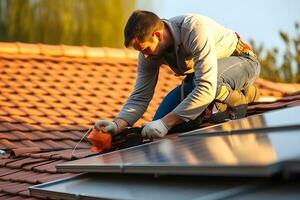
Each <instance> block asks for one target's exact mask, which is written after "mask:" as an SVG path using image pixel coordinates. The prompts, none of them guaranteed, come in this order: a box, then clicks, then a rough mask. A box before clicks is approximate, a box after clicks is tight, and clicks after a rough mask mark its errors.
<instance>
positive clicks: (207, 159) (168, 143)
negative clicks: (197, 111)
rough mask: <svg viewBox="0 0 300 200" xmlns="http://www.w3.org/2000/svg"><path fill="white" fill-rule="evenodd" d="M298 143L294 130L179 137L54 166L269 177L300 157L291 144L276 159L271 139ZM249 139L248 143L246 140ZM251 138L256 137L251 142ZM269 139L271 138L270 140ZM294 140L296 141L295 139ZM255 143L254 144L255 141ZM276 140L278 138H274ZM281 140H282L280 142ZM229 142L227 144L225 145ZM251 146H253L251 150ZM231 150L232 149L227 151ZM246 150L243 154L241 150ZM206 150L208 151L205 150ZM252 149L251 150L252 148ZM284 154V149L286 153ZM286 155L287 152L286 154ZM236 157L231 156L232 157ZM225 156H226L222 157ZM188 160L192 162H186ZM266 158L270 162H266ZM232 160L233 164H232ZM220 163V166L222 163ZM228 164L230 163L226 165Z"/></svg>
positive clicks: (71, 169)
mask: <svg viewBox="0 0 300 200" xmlns="http://www.w3.org/2000/svg"><path fill="white" fill-rule="evenodd" d="M289 135H290V137H293V138H292V140H294V142H295V140H299V141H300V134H298V131H297V130H294V131H286V132H284V133H280V132H268V133H265V134H262V133H260V134H254V133H252V134H243V135H234V136H231V135H223V136H214V137H205V138H197V139H195V138H193V137H180V138H178V137H177V138H176V137H175V138H171V139H164V140H159V141H156V142H153V143H148V144H144V145H140V146H136V147H131V148H128V149H124V150H120V151H115V152H111V153H108V154H102V155H96V156H92V157H88V158H85V159H81V160H76V161H71V162H66V163H63V164H60V165H58V166H57V169H58V171H61V172H100V173H101V172H102V173H103V172H114V173H145V174H147V173H152V174H197V175H199V174H202V175H224V176H272V175H273V174H275V173H279V172H280V170H281V168H282V162H284V161H286V160H285V159H287V158H290V157H293V156H294V157H295V156H300V149H299V148H300V147H298V146H299V145H297V144H295V143H292V144H291V145H290V146H289V148H293V149H292V150H291V152H288V153H290V155H289V154H287V155H288V156H290V157H287V156H286V155H284V156H285V157H284V156H282V157H280V158H278V159H279V160H277V158H276V155H275V153H277V154H278V153H280V151H278V152H276V151H277V149H275V150H274V149H273V148H275V147H274V146H272V143H271V142H272V141H271V139H272V137H274V138H276V137H278V136H279V137H280V138H281V137H282V138H285V139H286V138H288V137H289ZM248 137H249V138H250V143H249V142H247V138H248ZM253 137H254V138H256V139H254V140H253ZM270 137H271V139H270ZM295 137H296V138H295ZM230 140H232V141H233V142H235V141H237V142H239V141H241V142H243V143H242V144H241V145H239V146H237V147H236V148H233V147H232V144H234V143H232V141H230ZM256 140H257V141H256ZM277 140H278V138H277ZM280 140H281V139H280ZM210 141H220V142H221V143H211V144H209V143H210ZM228 142H229V143H228ZM216 144H217V145H221V146H220V147H219V148H220V149H219V150H218V151H220V152H223V151H224V150H225V151H228V153H229V157H230V156H231V157H232V156H233V157H232V158H230V159H233V161H234V162H233V164H230V162H231V160H230V159H229V160H228V159H227V158H221V161H220V158H218V159H219V160H218V159H217V160H214V159H216V158H215V157H216V156H217V157H218V153H219V152H215V151H213V152H211V151H212V150H214V148H216V147H217V146H216ZM252 145H253V146H254V147H253V148H252ZM230 147H232V149H229V150H228V148H230ZM246 147H247V148H250V149H246V150H247V151H246V152H244V151H243V150H244V148H246ZM207 148H210V149H208V150H209V151H208V150H207ZM251 148H252V149H251ZM253 150H260V152H254V154H253V155H256V154H257V155H258V154H261V155H262V156H264V157H263V158H261V155H260V156H259V157H257V158H256V157H253V156H252V157H251V156H250V157H249V153H251V151H253ZM285 151H286V150H285ZM285 153H286V152H285ZM235 155H236V156H237V157H234V156H235ZM225 156H226V155H225ZM190 158H191V160H189V159H190ZM265 159H269V160H265ZM235 160H236V163H237V164H235ZM222 162H223V163H222ZM228 162H229V163H228Z"/></svg>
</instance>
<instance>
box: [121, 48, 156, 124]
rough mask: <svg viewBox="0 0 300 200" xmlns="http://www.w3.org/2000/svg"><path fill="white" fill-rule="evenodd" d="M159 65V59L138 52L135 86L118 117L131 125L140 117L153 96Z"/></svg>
mask: <svg viewBox="0 0 300 200" xmlns="http://www.w3.org/2000/svg"><path fill="white" fill-rule="evenodd" d="M159 66H160V60H151V59H147V60H146V59H144V58H143V56H142V55H141V54H139V58H138V66H137V78H136V83H135V87H134V90H133V91H132V93H131V95H130V96H129V98H128V99H127V101H126V103H125V105H124V106H123V108H122V109H121V111H120V113H119V114H118V118H121V119H123V120H125V121H126V122H128V123H129V125H133V124H134V123H135V122H136V121H137V120H139V119H140V118H141V117H142V115H143V114H144V112H145V111H146V110H147V108H148V106H149V102H150V101H151V99H152V97H153V94H154V89H155V86H156V84H157V79H158V74H159Z"/></svg>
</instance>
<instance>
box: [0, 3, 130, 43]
mask: <svg viewBox="0 0 300 200" xmlns="http://www.w3.org/2000/svg"><path fill="white" fill-rule="evenodd" d="M134 8H135V0H64V1H61V0H2V1H0V28H1V29H0V40H1V41H9V42H15V41H20V42H30V43H47V44H68V45H88V46H110V47H121V46H123V27H124V26H125V23H126V21H127V18H128V17H129V15H130V13H131V12H132V11H133V10H134Z"/></svg>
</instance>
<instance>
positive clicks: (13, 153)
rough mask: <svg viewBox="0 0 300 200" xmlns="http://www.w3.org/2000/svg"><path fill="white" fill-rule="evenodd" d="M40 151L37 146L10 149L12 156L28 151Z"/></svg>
mask: <svg viewBox="0 0 300 200" xmlns="http://www.w3.org/2000/svg"><path fill="white" fill-rule="evenodd" d="M39 151H41V149H40V148H38V147H26V148H17V149H12V156H20V155H24V154H28V153H36V152H39Z"/></svg>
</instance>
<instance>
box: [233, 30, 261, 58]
mask: <svg viewBox="0 0 300 200" xmlns="http://www.w3.org/2000/svg"><path fill="white" fill-rule="evenodd" d="M235 34H236V35H237V38H238V42H237V44H236V48H235V50H234V52H233V53H232V56H252V57H254V58H257V56H256V54H255V53H254V52H253V50H252V49H251V47H250V46H249V45H248V44H247V43H245V42H243V41H242V39H241V37H240V36H239V34H237V33H235Z"/></svg>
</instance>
